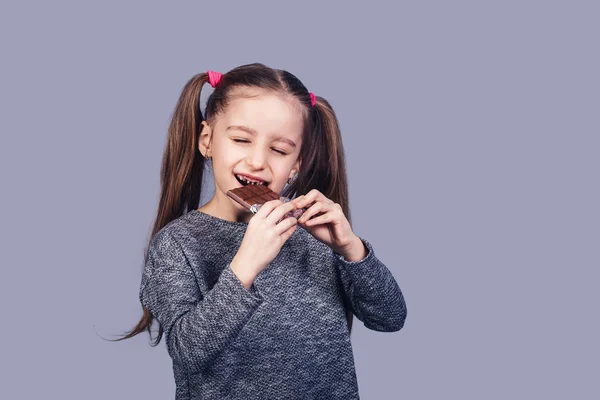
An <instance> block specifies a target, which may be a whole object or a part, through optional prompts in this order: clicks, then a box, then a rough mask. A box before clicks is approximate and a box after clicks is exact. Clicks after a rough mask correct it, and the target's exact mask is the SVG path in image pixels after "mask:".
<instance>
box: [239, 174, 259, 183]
mask: <svg viewBox="0 0 600 400" xmlns="http://www.w3.org/2000/svg"><path fill="white" fill-rule="evenodd" d="M236 176H237V177H238V179H240V180H242V181H244V182H246V183H248V184H249V185H263V184H264V183H263V182H262V181H254V180H252V179H248V178H246V177H243V176H241V175H236Z"/></svg>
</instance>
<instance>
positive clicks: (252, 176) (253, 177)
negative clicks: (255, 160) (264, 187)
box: [234, 172, 266, 182]
mask: <svg viewBox="0 0 600 400" xmlns="http://www.w3.org/2000/svg"><path fill="white" fill-rule="evenodd" d="M234 174H235V175H242V176H245V177H247V178H250V179H252V180H255V181H261V182H266V180H265V179H263V178H259V177H258V176H254V175H250V174H242V173H237V172H234Z"/></svg>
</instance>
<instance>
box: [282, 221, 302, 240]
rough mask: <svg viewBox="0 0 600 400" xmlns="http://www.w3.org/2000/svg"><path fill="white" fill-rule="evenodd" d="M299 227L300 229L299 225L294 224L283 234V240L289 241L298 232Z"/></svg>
mask: <svg viewBox="0 0 600 400" xmlns="http://www.w3.org/2000/svg"><path fill="white" fill-rule="evenodd" d="M297 227H298V225H297V224H293V225H292V226H291V227H290V228H288V230H287V231H285V232H283V234H282V235H281V238H282V239H283V240H284V241H287V240H288V239H289V238H290V237H291V236H292V235H293V234H294V232H296V228H297Z"/></svg>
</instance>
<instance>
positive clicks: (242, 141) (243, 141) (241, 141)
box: [233, 139, 287, 156]
mask: <svg viewBox="0 0 600 400" xmlns="http://www.w3.org/2000/svg"><path fill="white" fill-rule="evenodd" d="M233 141H234V142H236V143H250V141H249V140H246V139H233ZM273 151H274V152H275V153H279V154H281V155H282V156H285V155H287V153H286V152H284V151H281V150H277V149H273Z"/></svg>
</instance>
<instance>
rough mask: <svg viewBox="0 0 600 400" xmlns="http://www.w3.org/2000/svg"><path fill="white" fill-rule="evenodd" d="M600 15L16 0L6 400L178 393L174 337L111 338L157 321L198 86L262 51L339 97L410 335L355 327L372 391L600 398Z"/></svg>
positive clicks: (0, 92)
mask: <svg viewBox="0 0 600 400" xmlns="http://www.w3.org/2000/svg"><path fill="white" fill-rule="evenodd" d="M599 12H600V5H598V2H594V1H529V0H519V1H506V0H505V1H420V2H391V1H386V2H384V1H369V2H366V1H361V2H342V1H337V2H333V1H332V2H327V1H302V2H274V1H273V2H262V1H252V2H242V1H239V2H227V1H210V2H204V1H179V2H166V1H165V2H148V1H143V2H142V1H135V2H134V1H103V2H85V1H54V2H41V1H31V2H16V1H9V2H2V5H1V6H0V43H1V48H0V52H1V53H0V54H1V57H2V61H1V63H0V65H1V74H0V102H1V103H0V106H1V107H0V110H1V118H0V132H1V143H0V162H1V165H0V167H1V168H0V171H1V174H2V176H1V184H2V197H1V199H2V200H1V201H2V203H1V204H2V207H1V208H0V213H1V214H0V217H1V219H0V221H1V223H0V226H1V231H0V233H1V238H0V239H1V241H0V243H1V246H2V248H1V254H2V261H1V264H2V278H1V279H0V282H1V283H0V296H1V298H0V300H1V304H2V306H1V309H2V313H1V318H0V321H1V322H0V323H1V329H0V335H1V340H0V346H1V348H0V366H1V368H2V371H1V372H2V375H1V376H2V379H1V380H2V383H1V384H0V398H2V399H44V398H53V399H54V398H56V399H59V398H60V399H90V400H91V399H142V398H143V399H169V398H174V390H175V386H174V380H173V373H172V366H171V360H170V358H169V356H168V354H167V352H166V348H165V347H164V338H163V341H162V342H161V344H160V345H159V346H158V347H150V345H149V337H148V335H147V334H141V335H138V336H136V337H135V338H134V339H130V340H126V341H121V342H108V341H105V340H103V339H102V338H116V337H117V335H119V334H122V333H124V332H126V331H128V330H129V329H131V328H133V326H135V324H136V323H137V322H138V320H139V318H140V316H141V311H142V309H141V305H140V303H139V299H138V290H139V284H140V279H141V270H142V267H143V250H144V247H145V245H146V243H147V240H148V239H149V233H150V230H151V223H152V221H153V218H154V217H155V211H156V207H157V204H158V194H159V170H160V164H161V157H162V152H163V149H164V144H165V138H166V131H167V127H168V124H169V121H170V118H171V114H172V112H173V109H174V106H175V103H176V101H177V99H178V97H179V94H180V92H181V89H182V88H183V86H184V85H185V83H186V82H187V81H188V80H189V79H190V78H191V77H192V76H193V75H195V74H197V73H199V72H204V71H206V70H209V69H212V70H216V71H221V72H226V71H228V70H230V69H232V68H234V67H236V66H238V65H241V64H247V63H252V62H261V63H264V64H267V65H269V66H271V67H274V68H280V69H287V70H289V71H290V72H292V73H293V74H295V75H296V76H297V77H299V78H300V79H301V80H302V81H303V82H304V84H305V85H306V86H307V87H308V89H309V90H310V91H313V92H314V93H315V94H317V95H319V96H322V97H324V98H326V99H327V100H328V101H330V102H331V104H332V105H333V107H334V109H335V111H336V113H337V115H338V118H339V120H340V124H341V128H342V134H343V140H344V146H345V152H346V157H347V162H348V173H349V180H350V199H351V211H352V217H353V220H354V228H355V232H356V233H357V234H359V235H361V236H363V237H365V238H367V239H368V240H369V241H370V242H371V243H372V244H373V246H374V249H375V253H376V255H377V256H378V257H379V259H380V260H382V261H383V262H384V263H385V264H386V266H387V267H388V268H389V269H390V271H392V273H393V275H394V277H395V278H396V280H397V281H398V283H399V285H400V287H401V289H402V291H403V293H404V296H405V298H406V303H407V307H408V316H407V319H406V323H405V326H404V328H403V329H402V330H401V331H399V332H395V333H380V332H375V331H371V330H368V329H366V328H365V327H364V325H363V324H362V323H361V322H360V321H358V320H356V319H355V323H354V331H353V333H352V341H353V348H354V355H355V362H356V370H357V375H358V382H359V389H360V393H361V398H364V399H447V398H452V399H509V398H510V399H566V398H569V399H592V398H600V390H599V388H598V385H597V381H594V380H593V379H594V378H598V371H599V370H598V359H599V356H600V354H599V351H598V350H599V348H598V347H599V346H598V337H600V336H599V329H598V328H599V325H600V323H599V322H598V315H599V313H598V305H599V302H598V290H597V285H598V282H599V275H600V274H599V272H598V270H599V267H600V256H599V248H600V245H599V244H600V242H599V239H600V232H599V227H600V224H599V222H600V221H599V220H600V218H599V209H598V206H599V204H600V198H599V197H600V196H599V195H600V190H599V185H598V183H599V180H598V172H599V167H600V165H599V164H600V163H599V150H600V147H599V145H600V139H599V134H600V118H599V115H600V114H599V111H600V108H599V106H600V96H599V93H600V79H599V74H598V71H600V56H599V52H598V38H599V37H600V36H599V35H600V24H599V23H598V15H599ZM206 87H207V90H206V91H205V94H206V95H208V94H209V93H210V90H212V88H210V87H208V85H207V86H206ZM210 190H212V188H211V189H210Z"/></svg>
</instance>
